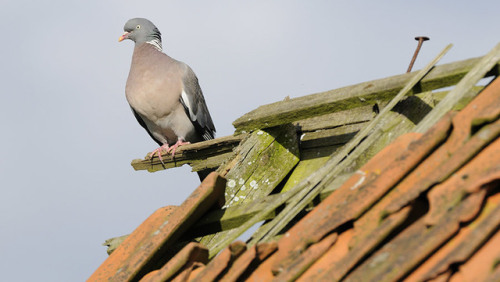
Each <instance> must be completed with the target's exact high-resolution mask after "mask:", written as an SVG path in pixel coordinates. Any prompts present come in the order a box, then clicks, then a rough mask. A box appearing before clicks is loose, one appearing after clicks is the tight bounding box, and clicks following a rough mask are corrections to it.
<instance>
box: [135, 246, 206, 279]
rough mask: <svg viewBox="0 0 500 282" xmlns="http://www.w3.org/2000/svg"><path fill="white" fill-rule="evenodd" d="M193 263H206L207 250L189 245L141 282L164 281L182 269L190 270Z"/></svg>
mask: <svg viewBox="0 0 500 282" xmlns="http://www.w3.org/2000/svg"><path fill="white" fill-rule="evenodd" d="M195 262H199V263H203V264H206V263H207V262H208V249H207V248H205V247H203V246H202V245H201V244H199V243H194V242H193V243H189V244H188V245H186V247H184V248H183V249H182V250H181V251H180V252H178V253H177V254H176V255H175V256H174V257H173V258H172V259H170V260H169V261H168V262H167V263H166V264H165V265H164V266H162V268H160V269H158V270H154V271H151V272H150V273H148V274H147V275H145V276H144V277H143V278H142V279H141V282H153V281H166V280H168V279H171V278H172V277H174V275H175V274H177V273H179V272H181V271H182V270H183V269H191V267H192V266H193V265H194V263H195Z"/></svg>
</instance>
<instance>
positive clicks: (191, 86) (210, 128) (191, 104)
mask: <svg viewBox="0 0 500 282" xmlns="http://www.w3.org/2000/svg"><path fill="white" fill-rule="evenodd" d="M182 82H183V85H184V87H183V91H182V94H181V98H180V102H181V104H182V106H184V110H185V111H186V114H187V115H188V117H189V119H190V120H191V122H192V123H193V125H194V127H195V129H196V132H197V134H198V135H199V136H201V138H202V139H203V140H210V139H214V137H215V126H214V123H213V121H212V117H211V116H210V112H209V111H208V108H207V104H206V102H205V98H204V97H203V93H202V91H201V88H200V85H199V83H198V78H197V77H196V75H195V74H194V72H193V70H191V68H190V67H189V66H187V65H186V71H185V73H184V76H183V78H182Z"/></svg>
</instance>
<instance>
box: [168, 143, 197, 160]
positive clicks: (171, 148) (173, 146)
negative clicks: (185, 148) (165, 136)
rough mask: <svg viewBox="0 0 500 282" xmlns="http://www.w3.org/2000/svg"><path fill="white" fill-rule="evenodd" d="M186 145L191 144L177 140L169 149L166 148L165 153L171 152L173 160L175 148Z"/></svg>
mask: <svg viewBox="0 0 500 282" xmlns="http://www.w3.org/2000/svg"><path fill="white" fill-rule="evenodd" d="M187 144H191V143H190V142H185V141H184V140H181V139H179V140H177V142H176V143H175V144H174V145H172V146H170V148H168V150H167V153H170V152H172V158H173V157H174V155H175V151H176V150H177V148H178V147H180V146H182V145H187Z"/></svg>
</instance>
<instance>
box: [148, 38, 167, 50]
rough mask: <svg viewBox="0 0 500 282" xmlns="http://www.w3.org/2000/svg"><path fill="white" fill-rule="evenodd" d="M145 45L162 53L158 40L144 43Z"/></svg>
mask: <svg viewBox="0 0 500 282" xmlns="http://www.w3.org/2000/svg"><path fill="white" fill-rule="evenodd" d="M146 43H148V44H151V45H153V46H154V47H155V48H156V50H158V51H160V52H162V50H163V48H162V47H161V41H159V40H158V39H153V40H151V41H146Z"/></svg>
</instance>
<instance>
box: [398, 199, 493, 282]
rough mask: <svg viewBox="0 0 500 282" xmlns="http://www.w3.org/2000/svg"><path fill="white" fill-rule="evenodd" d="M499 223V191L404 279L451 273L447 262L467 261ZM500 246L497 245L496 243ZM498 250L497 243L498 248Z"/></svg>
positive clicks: (417, 279) (416, 279)
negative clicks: (477, 213) (474, 217)
mask: <svg viewBox="0 0 500 282" xmlns="http://www.w3.org/2000/svg"><path fill="white" fill-rule="evenodd" d="M498 226H500V194H496V195H493V196H490V197H489V198H488V200H487V202H486V204H485V206H484V208H483V209H482V212H481V214H480V215H479V216H478V217H477V218H476V219H474V221H473V222H470V223H469V224H467V225H466V226H464V227H463V228H461V229H460V231H459V233H458V234H457V235H456V236H455V237H453V238H452V239H451V240H450V241H448V242H447V243H446V244H445V245H444V246H443V247H441V248H440V249H439V251H437V252H436V253H435V254H434V255H433V256H431V257H430V258H429V259H428V260H427V261H426V262H424V263H423V264H422V265H421V266H420V267H419V268H418V269H417V270H416V271H415V272H413V273H412V274H411V275H410V276H409V277H408V278H407V279H406V280H407V281H425V280H428V279H434V278H435V277H437V276H438V275H440V274H442V273H448V275H451V269H450V266H451V265H452V264H454V263H461V262H464V261H467V260H468V259H469V258H470V256H472V254H473V253H474V252H475V251H476V249H478V248H480V246H481V245H482V244H483V243H484V242H485V241H487V240H488V237H489V236H491V235H492V233H494V232H495V231H496V228H498ZM499 246H500V245H499ZM497 250H498V254H500V247H498V248H497Z"/></svg>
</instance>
